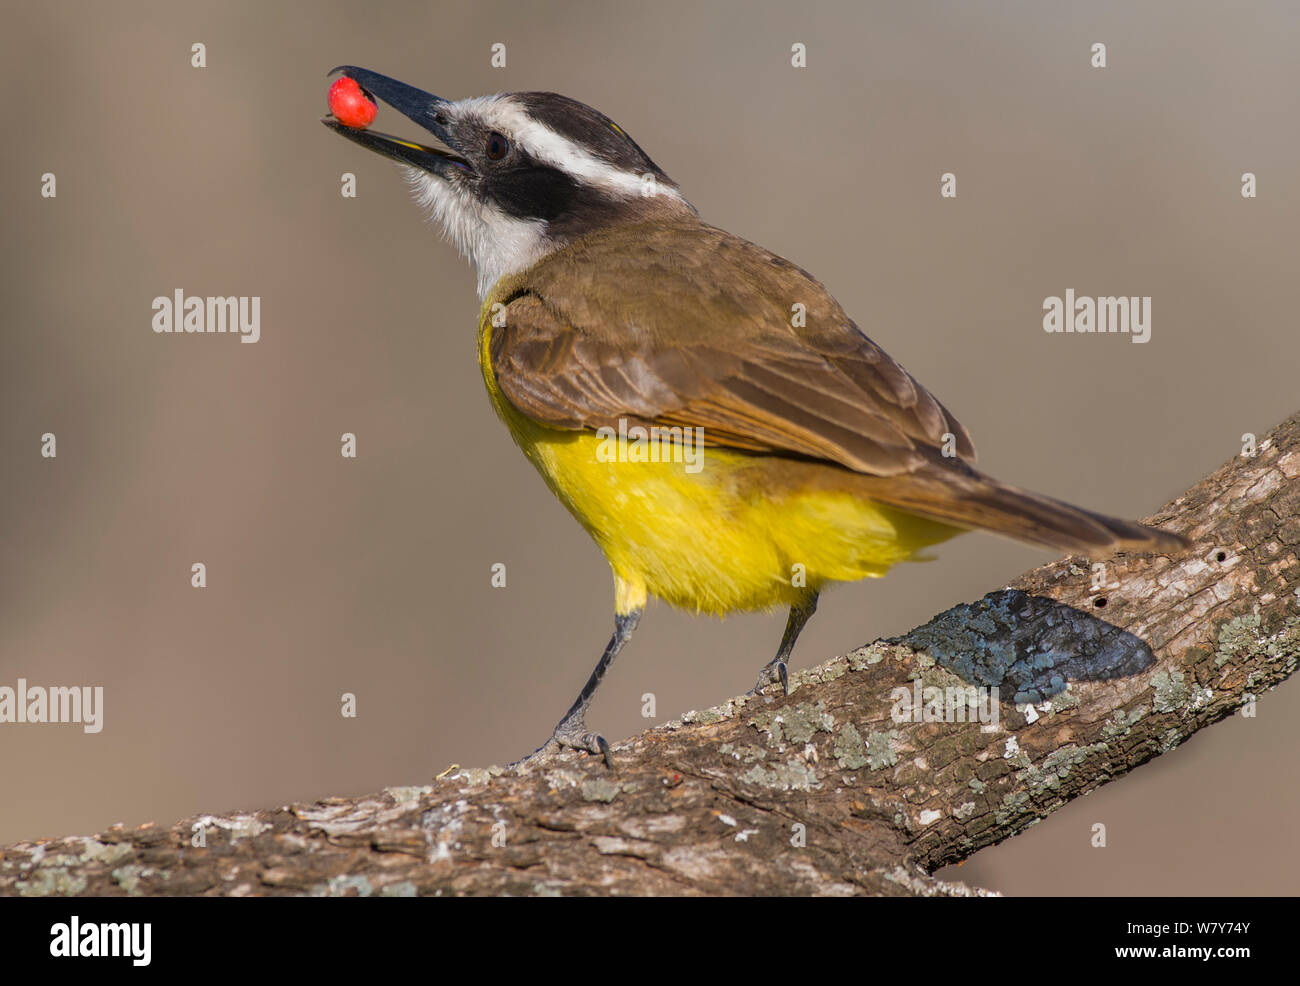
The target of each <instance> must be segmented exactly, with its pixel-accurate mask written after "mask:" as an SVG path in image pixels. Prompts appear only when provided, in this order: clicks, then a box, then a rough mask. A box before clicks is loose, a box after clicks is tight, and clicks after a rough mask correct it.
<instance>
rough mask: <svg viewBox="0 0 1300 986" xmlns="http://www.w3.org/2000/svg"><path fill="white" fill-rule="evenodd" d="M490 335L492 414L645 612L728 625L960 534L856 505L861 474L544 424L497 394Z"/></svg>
mask: <svg viewBox="0 0 1300 986" xmlns="http://www.w3.org/2000/svg"><path fill="white" fill-rule="evenodd" d="M490 333H491V325H490V324H489V323H488V321H487V319H486V318H485V319H484V320H483V322H482V323H481V325H480V330H479V363H480V367H481V368H482V371H483V379H484V381H485V383H486V384H487V388H488V393H489V394H490V395H491V398H492V403H493V406H494V407H495V408H496V410H497V413H498V414H499V415H500V416H501V418H502V420H503V421H504V422H505V423H506V426H507V427H508V428H509V429H510V432H511V434H512V435H513V436H514V439H515V442H516V443H517V444H518V445H519V447H520V448H521V449H522V450H523V452H524V454H525V455H526V456H527V457H528V459H529V460H530V461H531V462H532V463H533V465H534V466H535V467H536V468H537V471H538V472H539V473H541V475H542V478H543V479H544V480H545V481H546V484H547V486H549V487H550V488H551V491H552V492H553V493H554V494H555V495H556V496H557V497H559V499H560V501H561V502H563V503H564V505H565V506H566V507H567V508H568V509H569V511H570V512H571V513H572V514H573V516H574V517H575V518H577V520H578V522H579V523H580V524H581V525H582V526H583V527H584V528H586V530H587V532H588V533H589V534H590V535H591V536H592V538H593V539H594V540H595V542H596V544H597V545H598V546H599V547H600V549H601V551H603V552H604V554H605V557H606V558H607V559H608V560H609V563H610V566H611V567H612V568H613V570H614V574H615V576H617V577H618V578H619V579H621V580H623V582H624V583H626V587H627V589H626V591H628V592H630V593H631V594H632V595H633V596H636V595H639V596H640V597H641V598H642V601H643V600H644V595H645V593H647V592H648V593H650V594H653V595H655V596H658V597H659V598H661V599H663V600H665V601H667V602H669V603H671V604H672V605H674V606H679V607H682V608H684V609H690V610H695V611H703V612H709V613H718V614H721V613H727V612H732V611H735V610H753V609H766V608H770V607H772V606H776V605H781V604H786V605H788V604H790V603H792V602H794V601H795V600H796V599H798V598H799V597H800V596H801V595H803V594H804V592H805V591H806V590H805V587H806V588H812V589H820V588H822V587H823V586H824V585H825V584H826V583H827V582H833V581H856V580H857V579H862V578H869V577H878V576H881V575H884V574H885V573H886V572H887V571H888V570H889V569H890V567H891V566H893V565H895V564H897V563H898V562H900V561H907V560H909V559H912V557H913V555H914V553H915V552H916V551H918V550H919V549H921V548H924V547H926V546H927V545H931V544H935V543H937V542H939V541H943V540H946V539H947V538H949V537H952V536H953V535H955V534H957V533H960V531H959V529H957V528H953V527H949V526H946V525H943V524H938V523H935V522H932V521H928V520H924V519H922V518H919V517H914V516H912V515H910V514H906V513H903V512H901V511H898V510H895V509H893V508H890V507H886V506H883V505H881V504H876V503H872V502H871V501H869V500H866V499H864V498H862V497H861V496H859V495H856V494H855V492H854V489H853V486H854V481H853V476H854V474H853V473H851V472H849V471H847V470H844V469H840V468H839V467H836V466H831V465H823V464H819V463H814V462H806V461H800V460H792V459H784V458H780V457H777V456H761V455H750V454H747V453H743V452H738V451H732V450H729V449H724V448H715V447H704V448H701V449H698V450H694V449H692V448H690V447H689V446H688V447H686V448H679V449H678V451H677V453H676V454H673V453H672V452H671V450H670V449H665V448H664V446H663V445H662V444H660V445H657V446H656V445H652V444H651V443H649V442H638V440H637V433H635V432H633V433H632V436H630V437H629V439H628V440H627V441H626V442H620V441H619V440H618V437H617V435H615V436H613V437H602V436H600V435H597V434H596V433H594V432H590V431H563V430H559V429H555V428H550V427H547V426H544V425H541V424H538V423H537V422H536V421H533V420H532V419H530V418H528V417H526V416H524V415H523V414H522V413H520V411H519V410H518V409H517V408H515V407H514V405H512V404H511V403H510V402H509V400H508V399H507V398H506V397H505V395H504V394H502V392H501V390H500V388H499V387H498V386H497V382H496V377H495V375H494V373H493V371H492V365H491V356H490V352H491V350H490V345H489V341H490ZM656 449H657V450H658V452H659V453H660V454H658V455H655V454H654V453H655V451H656ZM696 451H698V452H699V453H700V455H699V457H698V459H696V457H695V455H694V453H695V452H696ZM652 456H653V457H654V458H658V459H659V461H644V459H648V458H650V457H652ZM665 459H668V460H669V461H664V460H665ZM674 459H675V460H676V461H672V460H674ZM630 602H633V603H635V602H636V600H635V599H632V600H630ZM620 608H621V609H626V608H627V607H626V606H621V607H620Z"/></svg>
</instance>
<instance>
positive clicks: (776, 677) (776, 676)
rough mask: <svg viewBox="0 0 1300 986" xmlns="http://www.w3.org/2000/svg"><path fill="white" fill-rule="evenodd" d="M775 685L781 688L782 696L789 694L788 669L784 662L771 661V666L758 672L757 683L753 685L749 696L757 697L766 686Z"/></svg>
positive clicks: (765, 666) (764, 667)
mask: <svg viewBox="0 0 1300 986" xmlns="http://www.w3.org/2000/svg"><path fill="white" fill-rule="evenodd" d="M777 684H779V685H780V686H781V692H782V694H784V695H789V694H790V667H789V665H787V664H786V663H785V661H773V662H772V663H771V664H767V665H764V666H763V670H762V671H760V672H758V681H757V682H755V683H754V687H753V689H752V690H751V691H750V693H749V694H751V695H757V694H758V693H759V692H761V691H762V690H763V689H764V688H766V687H767V686H768V685H777Z"/></svg>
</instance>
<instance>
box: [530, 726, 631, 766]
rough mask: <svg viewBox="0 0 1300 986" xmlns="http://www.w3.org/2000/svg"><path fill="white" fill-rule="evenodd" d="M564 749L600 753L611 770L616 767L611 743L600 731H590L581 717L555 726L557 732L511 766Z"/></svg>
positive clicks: (532, 760)
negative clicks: (610, 749)
mask: <svg viewBox="0 0 1300 986" xmlns="http://www.w3.org/2000/svg"><path fill="white" fill-rule="evenodd" d="M564 749H570V750H582V751H584V752H586V753H595V754H599V755H600V756H601V757H602V758H603V759H604V761H605V766H606V767H608V768H609V769H610V770H613V769H614V757H613V755H612V754H611V753H610V752H609V744H608V743H607V742H605V737H603V736H601V735H600V733H593V732H590V731H588V729H587V724H586V723H585V722H583V721H582V720H581V719H577V720H575V721H571V722H569V721H566V722H561V723H560V724H559V725H558V726H556V727H555V732H554V733H552V734H551V738H550V739H548V740H547V741H546V742H545V743H543V744H542V745H541V746H539V747H538V748H537V749H536V750H534V751H533V752H532V753H530V754H528V756H526V757H522V758H521V759H519V760H516V761H515V762H514V763H512V764H510V766H511V767H517V766H522V765H524V764H532V763H536V762H537V761H538V760H543V759H546V758H548V757H550V756H551V755H552V754H555V753H559V752H560V751H561V750H564Z"/></svg>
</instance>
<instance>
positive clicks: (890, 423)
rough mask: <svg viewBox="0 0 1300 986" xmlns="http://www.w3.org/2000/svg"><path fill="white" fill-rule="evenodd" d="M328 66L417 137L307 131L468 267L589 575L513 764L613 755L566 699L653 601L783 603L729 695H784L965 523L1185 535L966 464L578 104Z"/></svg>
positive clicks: (852, 339)
mask: <svg viewBox="0 0 1300 986" xmlns="http://www.w3.org/2000/svg"><path fill="white" fill-rule="evenodd" d="M339 73H342V75H343V76H344V77H346V78H351V79H353V80H355V81H356V83H357V84H358V85H359V86H360V88H361V90H362V92H363V93H364V94H365V97H366V98H367V99H370V100H371V101H375V100H378V101H380V102H382V103H384V104H386V105H388V106H390V107H392V108H393V109H394V110H396V111H397V112H398V113H400V114H402V115H403V116H405V117H406V118H408V119H409V120H411V121H412V122H414V123H415V124H417V125H418V126H419V127H420V128H422V130H423V131H425V132H426V133H427V134H430V135H432V137H433V138H435V139H436V143H435V141H430V140H429V139H428V138H427V137H425V136H424V135H423V134H422V135H421V140H420V141H419V142H416V141H412V140H407V139H405V138H401V137H396V136H392V135H389V134H385V133H382V132H379V131H375V130H372V129H369V128H367V127H364V126H357V125H355V124H353V125H348V124H345V123H343V122H341V121H340V120H339V119H338V118H336V117H334V116H332V115H330V116H326V117H324V118H323V120H322V122H323V123H324V124H325V125H326V126H327V127H329V128H330V129H331V130H333V131H335V132H336V133H338V134H340V135H341V136H343V137H346V138H347V139H348V140H350V141H353V142H355V143H357V144H359V145H361V146H362V147H364V148H366V149H368V150H370V151H374V152H377V153H378V154H380V155H383V156H385V157H387V158H390V159H392V160H393V161H396V162H397V163H398V164H399V165H400V166H401V167H402V168H403V170H404V171H405V175H406V178H407V180H408V181H409V183H410V185H411V187H412V190H413V192H414V194H415V197H416V199H417V200H418V202H419V203H420V204H421V206H422V207H423V208H424V209H425V210H426V211H427V213H428V215H429V216H430V217H431V219H432V220H433V221H434V223H435V224H436V225H437V226H439V227H440V228H441V231H442V233H443V234H444V236H445V237H446V238H447V239H449V240H450V241H451V242H453V243H454V244H455V245H456V247H457V248H458V249H459V251H460V252H461V253H462V254H464V255H465V256H466V257H467V258H468V260H469V261H470V262H471V263H472V265H473V266H474V268H475V270H476V272H477V286H478V294H479V299H480V303H481V309H480V316H479V324H478V356H479V364H480V370H481V372H482V376H483V380H484V383H485V385H486V388H487V392H488V395H489V397H490V399H491V403H492V406H493V407H494V409H495V411H496V413H497V415H498V416H499V417H500V418H501V420H502V421H503V422H504V423H505V425H506V427H507V429H508V430H509V432H510V434H511V435H512V436H513V438H514V441H515V442H516V444H517V445H518V446H519V448H520V449H521V451H522V452H523V454H524V455H525V456H526V457H527V459H528V460H529V461H530V462H531V463H532V465H533V466H534V467H535V468H536V469H537V471H538V472H539V473H540V474H541V478H542V479H543V480H544V481H545V484H546V485H547V486H548V487H549V488H550V491H551V492H552V493H553V494H554V495H555V496H556V497H558V498H559V500H560V501H561V502H562V503H563V505H564V506H565V507H566V508H568V510H569V512H570V513H571V514H572V515H573V516H574V518H575V519H576V520H577V522H578V523H579V524H580V525H581V526H582V527H583V528H584V529H585V530H586V531H587V533H588V534H589V535H590V536H591V538H592V539H593V540H594V541H595V543H596V545H597V546H598V547H599V548H600V549H601V551H602V552H603V553H604V555H605V558H606V559H607V560H608V562H609V565H610V568H611V570H612V573H613V579H614V630H613V633H612V635H611V636H610V638H609V642H608V644H607V645H606V647H605V649H604V651H603V653H602V654H601V656H600V659H599V661H598V662H597V664H596V667H595V669H594V670H593V671H592V673H591V675H590V677H589V679H588V680H587V682H586V684H585V685H584V686H583V688H582V690H581V692H580V693H579V695H578V697H577V699H576V700H575V701H574V702H573V704H572V705H571V706H570V707H569V709H568V711H567V712H566V713H565V714H564V715H563V717H562V718H561V719H560V721H559V722H558V724H557V725H556V727H555V729H554V730H553V731H552V735H551V737H550V738H549V739H548V740H547V741H546V742H545V743H543V744H542V745H541V746H540V747H538V748H537V750H535V751H534V752H533V753H532V754H530V755H529V756H528V757H525V758H524V759H523V761H521V762H529V761H531V760H533V759H534V758H540V757H544V756H547V755H549V754H553V753H555V752H558V751H560V750H563V749H566V748H571V749H575V750H580V751H586V752H587V753H590V754H593V755H597V756H599V757H601V758H603V760H604V762H605V764H606V765H608V766H610V767H612V766H613V757H612V754H611V751H610V746H609V743H608V742H607V741H606V739H605V738H604V737H603V736H602V735H601V734H600V733H599V732H596V731H593V730H592V729H590V728H589V726H588V724H587V712H588V709H589V707H590V705H591V702H592V698H593V696H594V695H595V694H596V690H597V688H598V687H599V685H600V683H601V680H602V678H603V677H604V676H605V674H606V672H607V671H608V670H609V667H610V665H611V664H612V663H613V661H614V659H615V658H616V657H617V656H618V654H619V652H620V651H621V650H622V649H623V648H624V646H625V645H626V643H627V641H628V639H629V638H630V637H631V636H632V633H633V631H634V630H635V629H636V627H637V624H638V622H639V621H640V619H641V616H642V612H643V610H644V609H645V606H646V603H647V600H648V599H649V598H650V597H652V596H653V597H656V598H658V599H661V600H663V601H665V602H667V603H668V604H670V605H672V606H675V607H679V608H682V609H686V610H691V611H695V612H698V613H709V614H719V615H720V614H726V613H731V612H735V611H753V610H771V609H773V608H776V607H787V608H788V618H787V621H786V626H785V631H784V633H783V635H782V637H781V640H780V644H779V646H778V647H777V650H776V653H775V655H774V656H773V657H772V659H771V660H770V661H768V662H767V663H766V664H765V665H764V666H763V667H762V668H761V669H760V671H759V674H758V679H757V681H756V683H755V686H754V690H753V691H755V692H759V691H762V690H764V689H766V688H768V687H769V686H772V685H779V686H780V688H781V690H782V691H783V692H784V693H785V694H789V691H790V684H789V661H790V658H791V654H792V652H793V650H794V647H795V642H796V641H797V639H798V637H799V634H800V632H801V631H802V630H803V628H804V625H805V624H806V623H807V622H808V620H809V618H810V617H811V616H812V615H813V613H814V611H815V610H816V608H817V602H818V598H819V595H820V593H821V592H822V591H823V590H824V589H826V588H827V587H829V586H831V585H833V584H836V583H843V582H854V581H858V580H860V579H864V578H874V577H880V576H883V575H885V574H886V573H887V572H888V571H889V570H890V569H891V568H892V567H893V566H894V565H896V564H899V563H901V562H905V561H911V560H918V559H921V558H923V557H925V556H924V554H923V552H924V550H925V549H926V548H928V547H930V546H932V545H936V544H938V543H940V542H943V541H946V540H948V539H949V538H952V537H955V536H957V535H959V534H962V533H965V532H967V531H975V530H980V531H988V532H992V533H995V534H999V535H1004V536H1008V537H1010V538H1013V539H1016V540H1019V541H1022V542H1026V543H1028V544H1031V545H1037V546H1040V547H1045V548H1050V549H1053V550H1057V551H1062V552H1067V553H1076V554H1082V555H1087V556H1089V557H1101V556H1106V555H1109V554H1111V553H1113V552H1115V551H1118V550H1130V551H1146V552H1164V553H1172V552H1176V551H1180V550H1182V549H1183V548H1185V547H1186V546H1187V543H1188V542H1187V541H1186V539H1184V538H1183V537H1181V536H1180V535H1178V534H1176V533H1173V532H1170V531H1164V530H1159V529H1155V528H1152V527H1147V526H1144V525H1142V524H1138V523H1135V522H1132V521H1127V520H1122V519H1119V518H1115V517H1108V516H1105V515H1103V514H1100V513H1096V512H1093V511H1091V510H1086V509H1083V508H1081V507H1076V506H1072V505H1070V504H1068V503H1065V502H1062V501H1060V500H1056V499H1053V498H1051V497H1047V496H1043V495H1040V494H1037V493H1033V492H1029V491H1027V490H1023V489H1019V488H1016V487H1014V486H1009V485H1007V484H1004V483H1002V482H1000V481H998V480H996V479H994V478H992V477H991V476H988V475H986V474H984V473H982V472H980V471H979V470H978V469H976V468H975V465H974V463H975V461H976V456H975V447H974V444H973V443H972V440H971V437H970V434H969V433H968V432H967V430H966V429H965V428H964V427H963V426H962V425H961V424H960V423H959V422H958V421H957V419H956V418H955V417H954V416H953V414H952V413H951V412H950V411H949V410H948V409H947V408H946V407H945V406H944V405H943V404H942V403H940V402H939V400H938V399H937V398H936V397H934V396H933V395H932V394H931V393H930V392H929V391H928V390H926V388H925V387H923V386H922V385H921V384H920V383H919V382H918V381H917V380H916V379H915V378H914V377H912V376H911V375H910V374H909V373H908V372H907V371H906V370H905V369H903V367H902V366H901V365H900V364H899V363H898V362H897V361H895V360H894V359H893V358H891V357H890V356H889V355H888V354H887V353H886V352H885V351H884V350H883V349H882V348H881V347H880V346H879V345H877V344H876V343H875V342H873V341H872V340H871V339H870V338H869V337H868V336H867V335H866V334H865V333H864V332H863V331H862V330H861V329H860V328H859V327H858V325H857V324H856V323H855V322H854V321H853V320H852V319H851V318H850V317H849V316H848V314H847V313H846V312H845V311H844V309H843V308H842V307H841V306H840V305H839V304H838V303H837V302H836V301H835V299H834V298H832V297H831V295H830V293H829V292H828V291H827V289H826V288H825V287H823V285H822V284H821V283H820V282H819V281H817V280H816V278H814V277H813V276H812V275H811V274H809V273H808V272H807V271H805V270H804V269H802V268H801V267H799V266H797V265H796V264H794V263H792V262H791V261H789V260H786V259H784V258H782V257H780V256H777V255H776V254H774V253H772V252H770V251H768V250H766V249H764V248H763V247H761V246H758V245H756V244H754V243H751V242H749V241H747V240H745V239H742V238H741V237H739V236H736V235H733V234H732V233H729V232H727V231H725V230H722V229H719V228H716V227H714V226H711V225H709V224H708V223H706V222H705V221H704V220H702V219H701V218H700V216H699V213H698V211H697V210H696V208H695V207H694V206H693V205H692V204H691V203H690V202H689V201H688V200H687V199H686V198H685V196H684V195H683V194H682V191H681V188H680V186H679V185H678V184H677V183H676V182H675V181H673V180H672V179H671V178H670V177H669V176H668V174H667V173H665V171H664V170H663V169H662V168H660V167H659V166H658V165H657V164H655V162H654V161H653V160H651V158H650V157H649V155H648V154H646V152H645V151H643V150H642V149H641V147H640V146H639V145H638V144H637V143H636V141H634V140H633V139H632V137H631V136H629V134H628V133H627V132H626V131H625V130H624V129H623V128H622V127H620V126H619V125H618V124H617V123H615V122H614V121H613V120H611V119H610V118H609V117H607V116H605V115H604V114H603V113H601V112H599V111H598V110H595V109H593V108H592V107H590V106H588V105H586V104H585V103H582V102H579V101H578V100H575V99H572V98H569V97H567V96H563V95H560V94H557V93H553V92H512V93H496V94H492V95H486V96H477V97H471V98H466V99H460V100H450V99H446V98H443V97H439V96H435V95H433V94H431V93H428V92H425V91H423V90H421V89H418V88H416V87H414V86H411V85H408V84H406V83H403V82H399V81H398V80H396V79H393V78H391V77H388V76H385V75H382V74H380V73H378V72H374V71H371V70H368V69H363V68H360V67H357V66H350V65H343V66H339V67H338V68H336V69H333V70H332V71H331V73H330V75H336V74H339ZM369 115H370V114H366V116H367V117H368V116H369ZM645 439H649V440H650V441H646V440H645ZM654 441H659V442H660V444H658V445H654V444H653V442H654ZM620 443H621V444H620ZM656 452H659V453H661V454H657V455H656V454H654V453H656Z"/></svg>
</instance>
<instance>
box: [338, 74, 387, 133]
mask: <svg viewBox="0 0 1300 986" xmlns="http://www.w3.org/2000/svg"><path fill="white" fill-rule="evenodd" d="M377 110H378V108H377V107H376V106H375V104H374V103H372V102H371V101H370V98H369V97H368V96H367V95H366V94H365V91H364V90H363V89H362V88H361V87H360V86H359V85H357V80H356V79H350V78H348V77H347V76H346V75H342V76H339V78H337V79H335V80H334V85H332V86H330V112H331V113H333V114H334V118H335V119H336V120H338V121H339V123H341V124H343V126H345V127H355V128H356V129H358V130H364V129H365V128H366V127H368V126H370V124H372V123H374V122H375V113H376V112H377Z"/></svg>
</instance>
